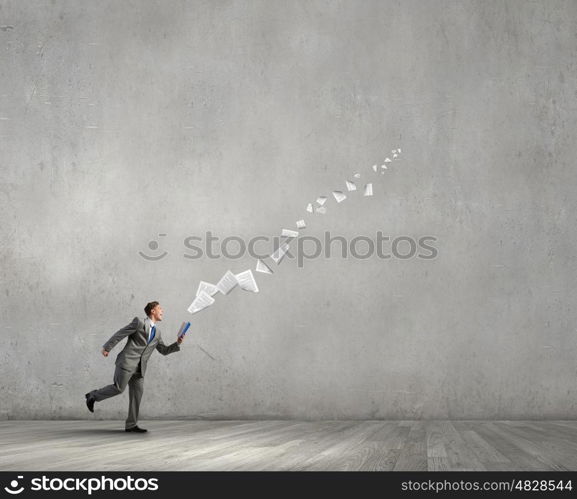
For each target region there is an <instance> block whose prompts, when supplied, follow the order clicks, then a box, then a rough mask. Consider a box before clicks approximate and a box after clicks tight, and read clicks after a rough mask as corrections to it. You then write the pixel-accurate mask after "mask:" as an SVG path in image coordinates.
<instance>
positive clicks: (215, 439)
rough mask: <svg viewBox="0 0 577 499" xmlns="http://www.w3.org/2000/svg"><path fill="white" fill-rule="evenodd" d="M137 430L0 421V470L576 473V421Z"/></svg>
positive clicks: (199, 424)
mask: <svg viewBox="0 0 577 499" xmlns="http://www.w3.org/2000/svg"><path fill="white" fill-rule="evenodd" d="M140 424H141V426H143V427H145V428H148V429H149V432H148V433H147V434H144V435H141V434H133V433H125V432H124V429H123V422H120V423H119V422H117V421H86V420H83V421H0V470H2V471H9V470H12V471H16V470H18V471H40V470H42V471H56V470H66V471H77V470H83V471H92V470H103V471H104V470H106V471H112V470H118V471H125V470H132V471H184V470H211V471H212V470H370V471H378V470H430V471H435V470H514V471H517V470H573V471H574V470H577V421H322V422H303V421H142V422H141V423H140Z"/></svg>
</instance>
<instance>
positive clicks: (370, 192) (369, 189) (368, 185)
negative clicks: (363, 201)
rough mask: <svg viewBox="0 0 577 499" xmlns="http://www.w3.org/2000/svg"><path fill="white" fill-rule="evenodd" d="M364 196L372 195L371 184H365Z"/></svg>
mask: <svg viewBox="0 0 577 499" xmlns="http://www.w3.org/2000/svg"><path fill="white" fill-rule="evenodd" d="M364 195H365V196H372V195H373V184H367V185H365V193H364Z"/></svg>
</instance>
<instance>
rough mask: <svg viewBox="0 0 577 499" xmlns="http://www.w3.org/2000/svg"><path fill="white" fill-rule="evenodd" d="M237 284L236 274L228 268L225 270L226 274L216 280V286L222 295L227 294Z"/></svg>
mask: <svg viewBox="0 0 577 499" xmlns="http://www.w3.org/2000/svg"><path fill="white" fill-rule="evenodd" d="M237 284H238V281H237V280H236V276H235V275H234V274H233V273H232V272H231V271H230V270H227V271H226V274H224V275H223V276H222V278H221V280H220V281H218V283H217V285H216V287H217V289H218V290H219V291H220V292H221V293H222V294H223V295H227V294H229V293H230V291H231V290H232V289H233V288H234V287H235V286H236V285H237Z"/></svg>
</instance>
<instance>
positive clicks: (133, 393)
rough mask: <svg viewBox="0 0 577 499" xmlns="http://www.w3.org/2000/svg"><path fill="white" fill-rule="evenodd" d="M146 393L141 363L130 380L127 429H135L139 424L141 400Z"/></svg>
mask: <svg viewBox="0 0 577 499" xmlns="http://www.w3.org/2000/svg"><path fill="white" fill-rule="evenodd" d="M143 392H144V378H143V377H142V373H141V371H140V363H139V364H138V369H137V370H136V372H135V373H134V374H133V375H132V377H131V378H130V381H129V382H128V398H129V400H130V402H129V403H128V417H127V418H126V428H134V427H135V426H136V424H137V423H138V411H139V409H140V400H141V399H142V393H143Z"/></svg>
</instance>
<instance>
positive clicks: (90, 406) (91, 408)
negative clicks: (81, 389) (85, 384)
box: [84, 393, 96, 412]
mask: <svg viewBox="0 0 577 499" xmlns="http://www.w3.org/2000/svg"><path fill="white" fill-rule="evenodd" d="M84 396H85V397H86V407H88V410H89V411H90V412H94V402H96V400H94V398H93V397H91V396H90V394H89V393H87V394H86V395H84Z"/></svg>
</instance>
